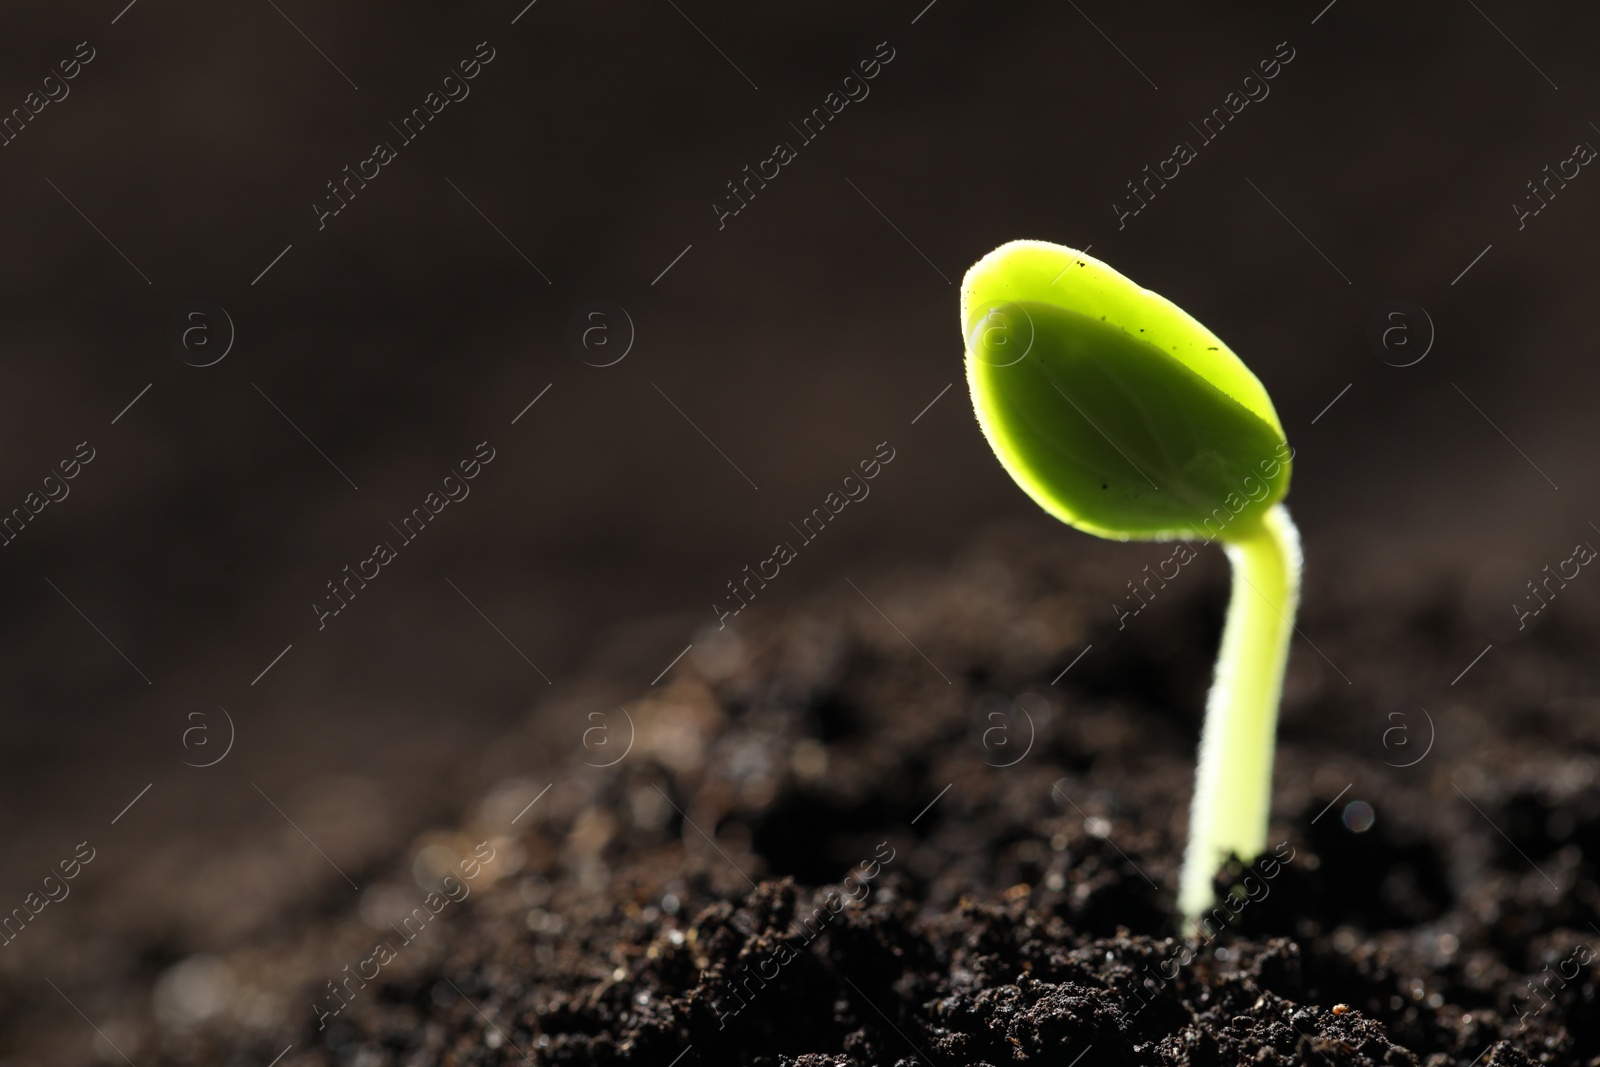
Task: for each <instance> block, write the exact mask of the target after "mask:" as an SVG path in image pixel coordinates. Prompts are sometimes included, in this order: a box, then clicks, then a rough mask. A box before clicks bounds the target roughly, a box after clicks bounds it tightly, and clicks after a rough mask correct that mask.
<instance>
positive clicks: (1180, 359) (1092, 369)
mask: <svg viewBox="0 0 1600 1067" xmlns="http://www.w3.org/2000/svg"><path fill="white" fill-rule="evenodd" d="M961 325H962V331H963V333H964V335H965V337H966V349H967V358H966V363H967V384H968V385H969V386H970V387H971V389H972V403H973V407H974V408H975V409H976V410H977V415H978V424H979V425H980V426H981V427H982V428H983V433H984V436H985V437H987V438H988V440H989V444H990V445H991V446H992V447H993V448H994V451H995V455H996V456H998V457H999V458H1000V463H1001V465H1002V466H1004V467H1005V469H1006V470H1007V471H1008V472H1009V473H1010V475H1011V477H1012V478H1014V479H1016V481H1017V484H1018V485H1020V486H1022V488H1023V490H1024V491H1025V492H1026V493H1027V494H1028V495H1029V496H1031V497H1032V498H1033V499H1034V501H1035V502H1036V503H1037V504H1038V505H1039V506H1040V507H1042V508H1044V509H1045V510H1046V511H1048V512H1049V513H1050V514H1052V515H1054V516H1055V517H1056V518H1058V519H1060V520H1061V521H1062V522H1065V523H1067V524H1069V525H1071V526H1075V527H1077V528H1078V529H1080V530H1083V531H1085V532H1087V533H1092V534H1095V535H1097V536H1099V537H1106V538H1112V539H1116V540H1120V541H1129V540H1153V541H1167V540H1175V539H1196V538H1198V539H1202V540H1206V541H1213V540H1216V541H1221V542H1222V544H1223V547H1224V548H1225V550H1226V551H1227V555H1228V559H1229V561H1230V562H1231V564H1232V569H1233V593H1232V597H1231V598H1230V600H1229V602H1228V618H1227V624H1226V626H1225V628H1224V630H1223V634H1222V647H1221V649H1220V651H1219V652H1218V655H1217V669H1216V676H1215V678H1214V680H1213V682H1212V686H1211V694H1210V696H1209V697H1208V698H1207V701H1206V717H1205V726H1204V729H1203V731H1202V734H1201V739H1200V759H1199V768H1198V770H1197V771H1196V775H1195V791H1194V801H1193V805H1192V807H1191V809H1190V815H1189V845H1188V851H1187V853H1186V854H1185V856H1184V864H1183V873H1182V876H1181V879H1180V884H1179V890H1178V906H1179V909H1180V911H1182V913H1183V914H1184V916H1185V917H1186V918H1188V919H1189V920H1191V922H1192V921H1193V920H1194V919H1195V918H1196V917H1198V916H1199V915H1200V914H1201V913H1202V912H1203V911H1205V910H1206V909H1207V908H1208V907H1210V906H1211V904H1212V902H1213V901H1212V897H1213V890H1212V877H1213V875H1214V874H1215V872H1216V871H1217V868H1218V867H1219V866H1220V865H1221V864H1222V863H1223V862H1224V861H1225V860H1226V859H1227V857H1228V856H1229V854H1233V855H1236V856H1238V857H1239V858H1240V859H1241V860H1244V861H1245V862H1250V861H1252V860H1254V859H1255V858H1256V857H1257V856H1258V855H1259V854H1260V853H1261V852H1262V850H1263V849H1264V848H1265V847H1266V843H1267V820H1268V816H1269V813H1270V811H1269V809H1270V805H1271V799H1272V757H1273V743H1274V736H1275V734H1276V732H1277V718H1278V700H1279V697H1280V695H1281V693H1282V690H1283V671H1284V665H1285V662H1286V661H1287V659H1288V651H1289V638H1290V635H1291V634H1292V633H1293V630H1294V613H1295V606H1296V601H1297V600H1298V598H1299V591H1300V536H1299V533H1298V531H1296V529H1295V526H1294V523H1293V522H1291V521H1290V520H1289V513H1288V511H1287V510H1285V508H1284V506H1283V504H1282V503H1281V501H1282V499H1283V496H1284V494H1285V493H1287V492H1288V489H1289V467H1290V461H1291V459H1292V458H1293V455H1294V453H1293V450H1292V449H1290V448H1289V446H1288V443H1287V441H1286V440H1285V438H1284V433H1283V426H1282V424H1281V423H1280V422H1279V421H1278V414H1277V412H1276V411H1274V410H1273V407H1272V400H1271V398H1270V397H1268V396H1267V391H1266V389H1265V388H1263V387H1262V385H1261V382H1260V381H1259V380H1258V379H1257V378H1256V376H1255V375H1254V374H1252V373H1251V372H1250V370H1249V368H1248V367H1246V366H1245V365H1244V363H1243V362H1241V361H1240V359H1239V357H1238V356H1236V355H1234V354H1233V352H1232V351H1231V350H1229V348H1228V346H1227V345H1225V344H1223V343H1222V341H1221V340H1220V339H1218V338H1217V336H1216V335H1215V334H1213V333H1212V332H1211V331H1210V330H1208V329H1206V328H1205V327H1204V326H1202V325H1201V324H1200V323H1199V322H1197V321H1195V320H1194V319H1193V318H1192V317H1190V316H1189V315H1188V314H1187V313H1186V312H1184V311H1183V309H1181V308H1179V307H1178V306H1177V305H1175V304H1173V303H1172V302H1171V301H1170V300H1167V299H1166V298H1164V297H1162V296H1159V295H1157V294H1156V293H1152V292H1150V291H1149V290H1148V289H1142V288H1140V287H1139V286H1138V285H1135V284H1134V283H1133V282H1131V281H1129V280H1128V279H1127V278H1125V277H1123V276H1122V275H1121V274H1119V273H1117V272H1116V271H1115V270H1113V269H1112V268H1111V267H1108V266H1107V265H1106V264H1104V263H1102V262H1100V261H1099V260H1098V259H1095V258H1093V257H1091V256H1087V255H1085V254H1083V253H1082V252H1078V251H1075V250H1073V249H1071V248H1064V247H1062V246H1060V245H1053V244H1048V243H1045V242H1043V241H1013V242H1011V243H1009V244H1006V245H1002V246H1001V247H999V248H997V249H995V250H994V251H993V252H991V253H989V254H988V255H987V256H985V257H983V259H981V260H979V261H978V263H977V264H976V265H974V266H973V268H972V269H971V270H969V271H968V272H967V276H966V278H965V280H964V281H963V282H962V286H961Z"/></svg>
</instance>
